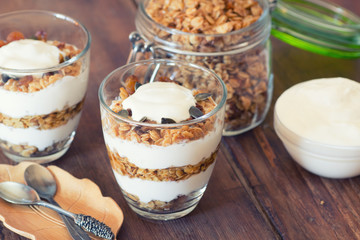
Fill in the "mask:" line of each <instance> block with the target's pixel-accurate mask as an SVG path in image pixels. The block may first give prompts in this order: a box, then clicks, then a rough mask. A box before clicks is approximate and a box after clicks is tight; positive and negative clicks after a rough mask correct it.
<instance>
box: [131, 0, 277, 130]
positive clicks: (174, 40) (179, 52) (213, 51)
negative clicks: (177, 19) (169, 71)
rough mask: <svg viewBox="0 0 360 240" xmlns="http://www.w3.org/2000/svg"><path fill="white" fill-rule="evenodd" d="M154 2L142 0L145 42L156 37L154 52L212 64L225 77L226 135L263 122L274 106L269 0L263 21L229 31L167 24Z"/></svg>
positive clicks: (139, 18)
mask: <svg viewBox="0 0 360 240" xmlns="http://www.w3.org/2000/svg"><path fill="white" fill-rule="evenodd" d="M148 2H149V1H143V2H142V3H140V5H139V10H138V13H137V16H136V19H135V24H136V29H137V31H138V32H139V34H140V35H141V37H142V38H143V39H144V40H145V43H152V52H153V56H154V57H156V58H172V59H183V60H186V61H188V62H192V63H196V64H197V65H200V66H205V67H208V68H210V69H212V70H214V71H215V73H217V74H218V75H219V76H220V77H221V78H222V80H223V81H224V82H225V84H226V88H227V91H228V98H227V102H226V116H225V126H224V135H225V136H230V135H235V134H239V133H242V132H244V131H247V130H249V129H252V128H254V127H255V126H257V125H259V124H260V123H261V122H262V121H263V120H264V118H265V116H266V113H267V111H268V109H269V106H270V102H271V95H272V89H273V76H272V71H271V59H270V57H271V53H270V52H271V45H270V41H269V37H270V30H271V21H270V14H269V5H268V2H267V1H265V0H261V1H259V3H260V5H261V7H262V9H263V13H262V15H261V17H260V18H259V19H258V21H256V22H254V23H252V24H251V25H250V26H248V27H246V28H243V29H241V30H238V31H234V32H229V33H226V34H199V33H198V34H194V33H188V32H183V31H179V30H175V29H172V28H167V27H164V26H163V25H160V24H158V23H156V22H155V21H153V20H152V19H151V18H150V17H149V15H148V14H147V13H146V6H147V4H148Z"/></svg>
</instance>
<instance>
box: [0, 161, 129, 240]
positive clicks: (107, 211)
mask: <svg viewBox="0 0 360 240" xmlns="http://www.w3.org/2000/svg"><path fill="white" fill-rule="evenodd" d="M30 164H31V163H28V162H22V163H20V164H18V165H16V166H11V165H7V164H0V182H3V181H15V182H19V183H25V180H24V171H25V169H26V167H27V166H29V165H30ZM48 169H49V170H50V171H51V172H52V173H53V175H54V177H55V179H56V182H57V186H58V189H57V192H56V195H55V198H54V199H55V201H57V202H58V203H59V205H60V206H61V207H62V208H63V209H65V210H68V211H70V212H73V213H78V214H79V213H82V214H86V215H90V216H92V217H94V218H96V219H98V220H99V221H102V222H104V223H105V224H107V225H108V226H110V227H111V229H112V231H113V232H114V233H115V234H116V233H117V232H118V231H119V229H120V226H121V225H122V222H123V219H124V217H123V213H122V211H121V209H120V207H119V206H118V205H117V204H116V203H115V201H114V200H113V199H111V198H109V197H104V196H102V194H101V191H100V189H99V187H98V186H97V185H96V184H95V183H93V182H92V181H90V180H88V179H78V178H75V177H73V176H72V175H71V174H69V173H68V172H66V171H64V170H62V169H61V168H58V167H56V166H49V167H48ZM0 220H1V221H2V222H3V224H4V225H5V226H6V227H7V228H9V229H10V230H12V231H13V232H16V233H17V234H19V235H21V236H24V237H27V238H30V239H34V240H35V239H37V240H38V239H52V240H64V239H71V236H70V234H69V233H68V231H67V229H66V227H65V224H64V223H63V222H62V220H61V218H60V216H59V215H58V214H57V213H56V212H54V211H52V210H50V209H47V208H44V207H38V206H23V205H14V204H11V203H7V202H6V201H4V200H2V199H0ZM90 237H91V238H92V239H99V238H97V237H95V236H94V235H92V234H90Z"/></svg>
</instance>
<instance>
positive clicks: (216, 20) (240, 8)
mask: <svg viewBox="0 0 360 240" xmlns="http://www.w3.org/2000/svg"><path fill="white" fill-rule="evenodd" d="M146 12H147V13H148V14H149V15H150V16H151V18H152V19H153V20H154V21H155V22H157V23H160V24H162V25H164V26H166V27H169V28H175V29H177V30H180V31H183V32H190V33H203V34H224V33H228V32H231V31H236V30H239V29H242V28H244V27H247V26H249V25H251V24H252V23H254V22H255V21H256V20H257V19H258V18H259V17H260V16H261V14H262V8H261V7H260V5H259V4H258V2H257V1H255V0H170V1H169V0H151V1H149V3H148V5H147V7H146Z"/></svg>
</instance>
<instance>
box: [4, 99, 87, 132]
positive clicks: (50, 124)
mask: <svg viewBox="0 0 360 240" xmlns="http://www.w3.org/2000/svg"><path fill="white" fill-rule="evenodd" d="M84 101H85V98H84V99H83V100H82V101H81V102H79V103H78V104H76V105H74V106H72V107H69V108H66V109H64V110H62V111H56V112H52V113H50V114H44V115H37V116H26V117H22V118H12V117H9V116H6V115H4V114H2V113H0V124H4V125H5V126H8V127H14V128H36V129H38V130H46V129H53V128H57V127H59V126H62V125H64V124H66V123H67V122H68V121H69V120H70V119H72V118H73V117H74V116H76V115H77V114H78V113H79V112H80V111H81V109H82V107H83V105H84ZM0 138H1V137H0Z"/></svg>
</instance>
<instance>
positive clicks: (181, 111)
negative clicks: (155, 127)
mask: <svg viewBox="0 0 360 240" xmlns="http://www.w3.org/2000/svg"><path fill="white" fill-rule="evenodd" d="M122 104H123V108H124V109H131V113H132V116H131V117H132V119H134V120H135V121H140V119H142V118H143V117H147V119H150V120H153V121H156V122H157V123H161V118H171V119H173V120H174V121H175V122H180V121H182V120H185V119H188V118H189V117H190V113H189V109H190V107H191V106H195V104H196V101H195V98H194V96H193V94H192V92H191V90H189V89H187V88H185V87H182V86H180V85H178V84H175V83H170V82H152V83H147V84H144V85H142V86H141V87H139V88H138V89H137V90H136V92H135V93H134V94H132V95H130V96H129V97H128V98H126V99H125V100H124V101H123V102H122Z"/></svg>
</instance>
